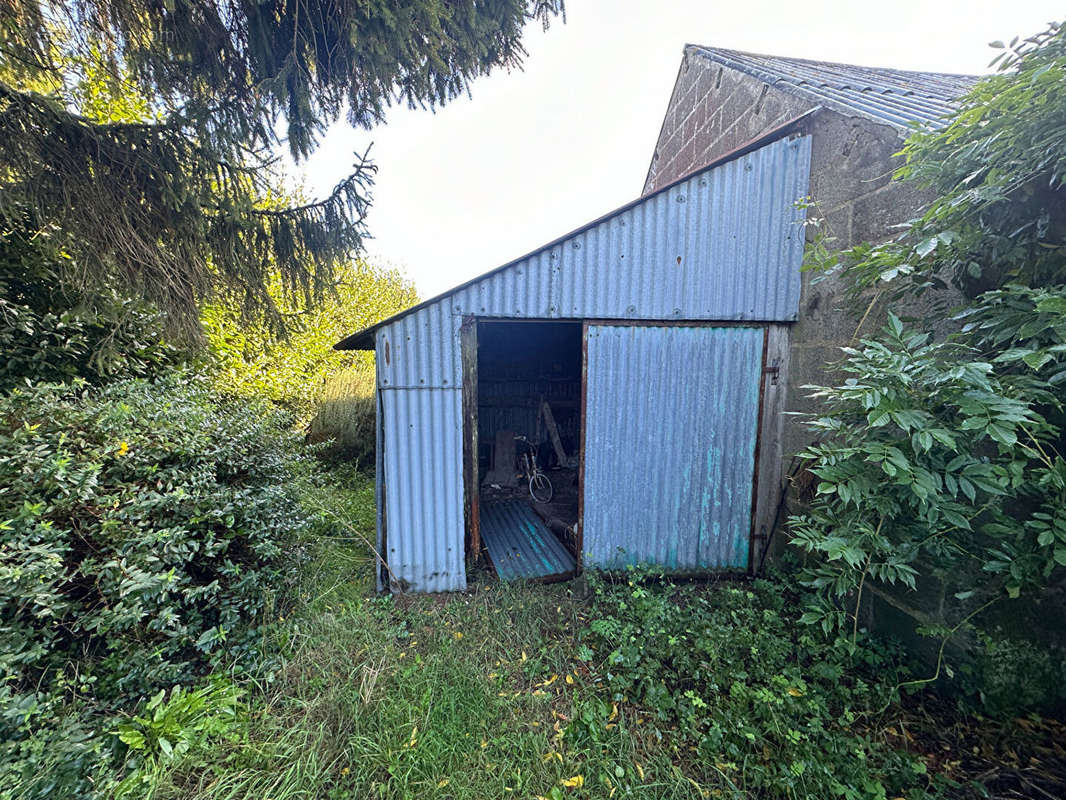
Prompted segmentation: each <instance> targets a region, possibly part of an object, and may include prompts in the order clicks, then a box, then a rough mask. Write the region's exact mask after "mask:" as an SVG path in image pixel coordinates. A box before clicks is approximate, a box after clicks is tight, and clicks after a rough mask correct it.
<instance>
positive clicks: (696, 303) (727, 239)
mask: <svg viewBox="0 0 1066 800" xmlns="http://www.w3.org/2000/svg"><path fill="white" fill-rule="evenodd" d="M809 171H810V137H809V136H808V137H800V138H796V139H791V140H784V139H783V140H780V141H777V142H773V143H771V144H768V145H766V146H765V147H762V148H760V149H758V150H755V151H753V152H751V153H748V154H747V155H744V156H741V157H740V158H737V159H736V160H734V161H730V162H727V163H725V164H722V165H721V166H718V167H715V168H713V169H710V170H706V171H704V172H701V173H698V174H696V175H694V176H692V177H691V178H689V179H688V180H685V181H682V182H680V183H678V184H675V185H674V186H672V187H670V188H669V189H667V190H666V191H664V192H662V193H659V194H656V195H652V196H650V197H648V198H647V199H645V200H644V201H642V202H640V203H637V204H635V205H633V206H631V207H629V208H626V209H624V210H622V211H620V212H618V213H616V214H614V215H611V216H609V217H606V218H605V219H603V220H601V221H600V222H598V223H596V224H593V225H591V226H589V227H587V228H585V229H582V230H580V231H578V232H577V233H575V234H573V235H572V236H570V237H569V238H566V239H564V240H562V241H560V242H557V243H555V244H553V245H551V246H549V247H547V248H544V249H542V250H539V251H537V252H535V253H533V254H531V255H529V256H527V257H526V258H524V259H522V260H520V261H517V262H515V263H513V264H511V265H509V266H508V267H506V268H504V269H501V270H497V271H496V272H493V273H490V274H488V275H486V276H485V277H484V278H481V279H478V280H475V281H474V282H472V283H470V284H468V285H466V286H464V287H460V288H458V289H456V290H453V291H452V292H451V293H449V294H448V295H446V296H444V297H442V298H441V299H440V301H439V303H440V304H442V305H447V306H448V307H450V308H451V311H452V313H453V314H474V315H477V316H488V317H522V318H548V319H558V318H571V319H648V320H668V319H676V320H755V321H781V322H784V321H791V320H795V319H796V317H797V314H798V311H799V292H800V264H801V261H802V258H803V238H804V231H803V221H804V218H805V216H804V215H805V212H804V210H803V209H802V208H799V207H797V205H796V203H797V201H798V200H800V199H802V198H803V197H805V196H806V194H807V182H808V173H809Z"/></svg>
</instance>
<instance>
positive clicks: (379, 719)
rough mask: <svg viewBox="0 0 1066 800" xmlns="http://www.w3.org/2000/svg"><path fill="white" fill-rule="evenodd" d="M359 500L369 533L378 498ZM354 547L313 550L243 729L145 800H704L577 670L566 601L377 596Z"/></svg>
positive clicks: (176, 769) (535, 594) (495, 592)
mask: <svg viewBox="0 0 1066 800" xmlns="http://www.w3.org/2000/svg"><path fill="white" fill-rule="evenodd" d="M354 496H355V497H356V498H357V499H358V502H356V503H354V504H349V505H350V506H351V505H354V506H355V508H353V510H354V511H355V512H356V518H357V519H358V517H359V516H360V515H361V516H362V520H361V521H360V524H362V525H363V526H369V525H370V524H372V498H373V487H372V484H370V483H369V482H367V481H366V480H363V481H362V482H361V483H360V485H359V486H358V487H357V488H356V489H355V490H354ZM369 532H370V531H369V530H366V529H364V534H368V533H369ZM353 538H355V539H357V538H358V537H351V536H350V535H349V534H348V533H344V532H341V533H339V535H338V538H336V539H333V540H324V541H322V542H320V544H319V545H318V546H317V547H316V552H315V554H314V558H313V561H312V563H311V565H310V568H309V569H308V571H307V580H306V583H305V585H304V586H302V587H301V592H300V603H299V605H298V607H297V608H295V609H294V610H293V611H292V612H290V614H291V616H289V617H288V618H287V619H285V620H284V622H285V623H286V624H285V625H284V626H281V628H280V630H279V633H278V634H277V636H278V637H279V638H278V641H277V642H276V643H275V644H276V646H277V647H279V648H280V649H281V651H282V652H283V654H284V666H283V667H281V668H280V669H279V670H278V672H277V673H276V674H275V675H273V676H272V677H271V679H270V680H267V681H265V682H263V683H261V684H259V685H257V686H254V687H250V689H251V691H248V692H246V693H245V694H244V698H245V699H244V708H243V709H242V713H241V714H240V715H239V719H240V721H239V722H237V723H235V725H234V727H233V729H231V730H230V731H229V732H228V733H227V734H226V735H224V736H216V737H213V738H210V739H206V740H204V741H203V742H202V744H201V746H200V747H198V748H196V749H194V750H191V751H190V752H189V753H188V754H186V755H185V756H183V757H182V758H181V759H178V760H176V761H175V762H174V763H173V764H172V766H171V767H170V768H168V769H166V770H162V771H160V772H159V773H157V774H155V775H153V778H152V780H151V782H150V784H149V785H148V786H147V787H146V789H145V794H148V795H150V796H152V797H155V798H160V799H161V798H203V799H204V800H206V799H207V798H212V800H214V799H221V798H233V799H235V798H249V799H250V798H256V799H257V800H261V798H272V800H283V799H284V798H297V797H301V798H302V797H307V798H310V797H314V798H319V797H321V798H364V797H376V798H422V797H440V798H460V797H462V798H490V797H510V796H515V797H536V796H544V797H552V796H554V797H559V796H561V793H562V792H564V791H565V792H566V793H568V794H569V793H573V792H580V794H581V796H586V797H587V796H602V797H608V796H613V795H614V794H617V792H618V791H624V794H626V795H627V796H637V797H666V798H697V797H702V796H703V794H702V792H701V791H700V789H699V788H698V787H696V786H694V785H693V783H691V782H690V781H689V780H688V779H686V778H685V777H684V775H683V774H682V773H681V771H680V770H678V769H677V768H676V767H675V766H674V764H673V761H674V760H675V758H676V754H675V753H674V752H673V751H672V749H671V747H670V746H669V745H668V744H667V743H665V742H664V741H663V740H662V739H660V738H659V737H658V736H656V735H655V734H654V733H652V731H651V728H650V727H649V729H648V731H647V735H644V732H643V731H642V724H643V720H642V719H640V718H639V717H636V716H633V715H630V714H628V713H627V712H624V711H622V710H619V708H618V706H617V705H616V704H613V703H611V702H609V701H607V700H605V699H604V697H603V695H602V692H601V691H600V689H599V688H598V686H597V678H596V677H595V676H594V675H593V674H592V673H591V672H590V671H589V670H588V669H587V668H582V667H581V666H580V664H581V662H579V661H578V660H577V658H576V650H577V647H578V641H577V634H578V632H579V631H580V629H581V628H582V626H583V617H582V615H583V611H584V603H583V601H582V600H581V599H580V597H579V596H576V595H575V593H574V591H573V589H572V588H571V587H569V586H565V585H561V586H549V587H544V586H522V585H513V584H498V583H496V582H494V581H488V580H486V582H484V583H483V584H482V585H481V586H480V587H478V588H476V589H475V590H474V591H472V592H471V593H469V594H465V595H453V596H444V597H442V596H407V597H397V598H394V597H391V596H381V597H378V596H374V595H373V593H372V589H373V586H372V578H371V575H372V560H371V559H370V558H369V557H368V555H367V551H366V548H365V546H363V545H362V543H361V542H358V541H353ZM638 719H639V723H640V724H638ZM575 720H577V721H578V724H579V726H580V727H581V728H582V730H583V731H584V733H583V734H582V736H580V737H575V735H574V731H575V727H574V724H573V723H574V721H575ZM588 731H592V732H593V735H591V736H590V735H588ZM578 738H580V741H578ZM599 776H605V777H607V779H608V780H607V781H606V782H605V781H603V780H602V779H601V778H600V777H599ZM567 784H570V785H569V786H568V785H567ZM612 790H613V791H612Z"/></svg>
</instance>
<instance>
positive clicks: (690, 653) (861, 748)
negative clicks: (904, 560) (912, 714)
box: [567, 575, 928, 800]
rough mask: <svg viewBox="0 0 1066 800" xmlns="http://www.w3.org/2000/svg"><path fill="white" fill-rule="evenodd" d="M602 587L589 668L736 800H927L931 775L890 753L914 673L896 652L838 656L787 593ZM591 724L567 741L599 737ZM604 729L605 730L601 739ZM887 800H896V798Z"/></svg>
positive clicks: (856, 649)
mask: <svg viewBox="0 0 1066 800" xmlns="http://www.w3.org/2000/svg"><path fill="white" fill-rule="evenodd" d="M637 577H639V576H637V575H634V577H633V578H631V579H630V580H629V581H626V582H609V581H605V580H604V579H602V578H595V577H594V576H593V578H592V585H593V586H594V588H595V600H594V607H593V611H592V613H593V616H594V618H593V620H592V622H591V623H590V624H589V627H588V629H587V630H586V631H585V633H584V638H585V641H586V649H585V651H584V653H583V656H585V657H587V658H588V659H589V660H590V662H591V663H592V666H593V669H594V671H595V672H596V673H597V674H598V675H600V676H602V678H603V680H604V681H605V683H606V686H607V688H608V689H609V690H610V691H611V692H612V693H613V696H614V699H615V700H616V701H622V700H623V699H628V700H629V701H632V702H635V703H637V704H638V705H639V707H640V708H641V711H639V712H638V713H640V714H647V715H650V716H651V718H652V719H653V720H654V725H655V727H656V729H657V730H658V731H660V735H673V736H676V737H677V738H678V740H679V741H678V742H677V748H678V750H679V751H680V752H685V751H693V750H694V751H695V753H696V756H697V757H696V761H697V767H698V768H700V769H702V770H703V771H704V774H703V775H701V776H700V778H699V779H701V780H702V781H704V782H705V783H707V784H709V785H712V786H718V787H720V789H721V790H722V791H724V792H726V794H725V795H724V796H729V797H752V796H755V797H789V798H812V800H813V798H818V800H823V798H829V797H844V798H856V799H857V798H884V797H886V796H888V797H897V796H899V795H901V794H904V793H906V796H907V797H908V798H912V799H913V798H918V797H922V796H923V795H924V792H925V791H926V789H927V785H928V780H927V778H926V776H925V767H924V764H923V763H922V762H921V761H919V760H917V759H914V758H911V757H909V756H907V755H906V754H903V753H898V752H896V751H893V750H892V749H890V748H888V747H886V746H885V745H884V744H883V743H879V742H878V741H876V740H875V739H874V738H873V737H872V736H871V735H869V733H868V731H870V730H871V729H873V728H874V727H875V726H874V725H873V724H872V723H873V721H875V720H877V721H878V722H880V723H883V722H884V720H883V718H882V713H883V711H884V710H885V709H886V708H887V707H888V706H889V704H890V702H891V701H892V700H893V699H895V697H896V692H895V689H894V687H895V685H896V682H897V680H898V679H899V678H900V676H901V668H900V667H899V665H898V664H897V663H896V662H895V661H894V658H893V655H894V654H893V653H892V652H891V651H889V650H887V649H885V647H884V646H883V645H878V644H876V643H875V642H871V641H860V642H859V643H858V644H857V645H854V646H853V645H852V644H851V643H850V642H849V641H847V640H844V639H841V640H837V642H836V643H832V644H827V643H826V642H825V641H824V640H823V639H821V637H817V638H816V637H815V636H814V635H812V633H811V631H810V630H809V629H808V628H806V626H801V625H799V624H798V618H799V615H800V613H801V611H802V603H801V602H800V601H799V598H797V597H796V596H795V595H794V594H792V593H791V592H788V591H786V590H785V589H783V588H782V587H781V586H780V585H777V584H772V583H770V582H769V581H765V580H761V581H756V582H755V583H753V584H751V585H747V586H737V585H733V584H726V585H720V586H717V587H706V586H698V585H674V584H671V583H669V582H666V583H661V584H653V583H643V582H641V581H640V580H637ZM587 727H588V726H587V725H583V723H582V721H581V720H577V721H575V723H574V724H573V726H572V729H573V730H571V729H568V732H567V735H568V737H571V736H579V737H580V736H582V735H586V736H587V735H588V731H586V730H585V728H587ZM600 727H602V725H601V726H600ZM886 793H887V794H886Z"/></svg>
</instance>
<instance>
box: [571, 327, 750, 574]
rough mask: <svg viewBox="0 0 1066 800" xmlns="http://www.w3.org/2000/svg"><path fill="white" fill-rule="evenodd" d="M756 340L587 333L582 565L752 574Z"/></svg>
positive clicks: (701, 334)
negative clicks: (646, 565)
mask: <svg viewBox="0 0 1066 800" xmlns="http://www.w3.org/2000/svg"><path fill="white" fill-rule="evenodd" d="M763 336H764V334H763V330H762V329H761V328H747V327H720V328H718V327H682V326H676V327H656V326H621V325H590V326H589V329H588V383H587V400H586V412H585V414H586V426H587V427H586V431H585V504H584V509H585V517H584V525H585V531H584V544H583V546H582V549H583V551H584V558H585V563H586V564H588V565H590V566H601V567H610V568H616V567H620V566H624V565H628V564H636V563H641V562H648V563H654V564H658V565H661V566H664V567H667V568H669V569H676V570H704V569H712V568H738V569H741V568H745V567H747V565H748V543H749V537H750V534H751V492H752V479H753V467H754V456H755V440H756V431H757V427H758V409H759V382H760V380H761V377H762V348H763Z"/></svg>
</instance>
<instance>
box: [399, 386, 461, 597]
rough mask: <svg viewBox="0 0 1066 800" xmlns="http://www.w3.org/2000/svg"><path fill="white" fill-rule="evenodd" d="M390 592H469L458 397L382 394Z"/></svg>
mask: <svg viewBox="0 0 1066 800" xmlns="http://www.w3.org/2000/svg"><path fill="white" fill-rule="evenodd" d="M379 392H380V395H381V400H382V412H383V414H384V426H383V427H384V433H385V435H384V444H385V447H384V450H385V454H384V455H385V458H384V476H382V474H381V473H379V474H378V478H379V480H380V479H381V477H384V480H385V486H384V494H385V525H386V528H385V545H386V549H387V552H386V554H385V556H386V560H387V561H388V564H389V571H390V583H391V588H392V589H393V591H413V592H450V591H461V590H463V589H466V566H465V563H464V561H465V559H464V552H463V463H462V456H463V446H462V430H463V424H462V405H463V403H462V392H461V390H460V389H458V388H456V389H385V388H383V389H379Z"/></svg>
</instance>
